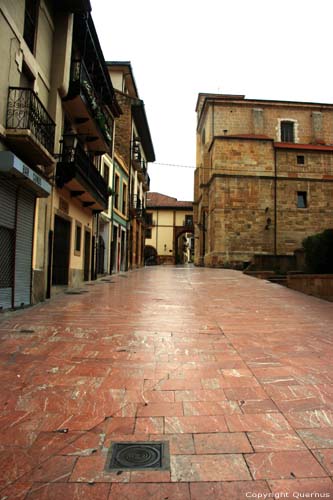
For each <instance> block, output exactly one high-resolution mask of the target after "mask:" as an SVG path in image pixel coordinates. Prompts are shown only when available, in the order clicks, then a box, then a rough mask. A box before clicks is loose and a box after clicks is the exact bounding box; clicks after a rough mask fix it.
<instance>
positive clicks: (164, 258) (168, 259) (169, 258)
mask: <svg viewBox="0 0 333 500" xmlns="http://www.w3.org/2000/svg"><path fill="white" fill-rule="evenodd" d="M158 263H159V264H167V265H170V266H171V265H173V264H175V258H174V257H173V255H159V256H158Z"/></svg>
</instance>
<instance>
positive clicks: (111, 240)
mask: <svg viewBox="0 0 333 500" xmlns="http://www.w3.org/2000/svg"><path fill="white" fill-rule="evenodd" d="M115 172H116V165H115V161H114V159H113V158H112V185H111V193H112V195H111V238H110V243H111V245H110V265H109V274H112V247H113V200H114V185H115V175H116V174H115Z"/></svg>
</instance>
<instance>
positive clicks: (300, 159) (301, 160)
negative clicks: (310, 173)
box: [297, 155, 305, 165]
mask: <svg viewBox="0 0 333 500" xmlns="http://www.w3.org/2000/svg"><path fill="white" fill-rule="evenodd" d="M304 163H305V158H304V156H303V155H297V165H304Z"/></svg>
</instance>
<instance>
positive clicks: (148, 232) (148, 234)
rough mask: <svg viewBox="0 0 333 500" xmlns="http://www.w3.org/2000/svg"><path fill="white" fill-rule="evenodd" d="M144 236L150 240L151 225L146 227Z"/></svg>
mask: <svg viewBox="0 0 333 500" xmlns="http://www.w3.org/2000/svg"><path fill="white" fill-rule="evenodd" d="M145 237H146V239H147V240H151V227H148V228H147V229H146V232H145Z"/></svg>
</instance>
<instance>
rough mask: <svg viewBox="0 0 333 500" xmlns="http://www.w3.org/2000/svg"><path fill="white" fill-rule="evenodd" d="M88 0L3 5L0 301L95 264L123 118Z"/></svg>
mask: <svg viewBox="0 0 333 500" xmlns="http://www.w3.org/2000/svg"><path fill="white" fill-rule="evenodd" d="M90 11H91V6H90V3H89V0H68V1H66V2H65V1H62V0H58V1H53V0H41V1H37V0H26V1H24V0H20V1H18V2H11V1H10V0H4V1H3V2H1V5H0V41H1V43H0V52H1V59H2V61H3V71H2V72H1V74H0V209H1V210H0V251H1V254H2V255H4V258H3V259H1V263H0V307H2V308H4V309H5V308H10V307H22V306H26V305H29V304H31V303H35V302H38V301H40V300H43V299H45V297H50V296H51V294H52V293H53V292H52V291H55V290H56V288H55V287H58V286H79V285H80V284H81V283H83V281H85V280H89V279H91V278H94V277H95V276H96V273H97V266H98V260H97V258H98V234H99V216H100V214H101V213H102V212H103V211H105V210H107V208H108V204H109V196H110V192H111V191H110V189H109V186H108V181H106V179H105V176H104V172H103V170H101V169H100V171H99V167H98V166H99V165H100V161H99V159H100V157H101V155H103V154H104V153H106V152H108V153H109V154H110V155H111V158H112V155H113V143H114V120H115V119H116V118H117V116H119V114H120V108H119V106H118V104H117V102H116V98H115V93H114V90H113V87H112V84H111V81H110V79H109V75H108V72H107V69H106V66H105V61H104V58H103V54H102V51H101V48H100V45H99V41H98V37H97V34H96V31H95V27H94V24H93V21H92V17H91V13H90Z"/></svg>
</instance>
